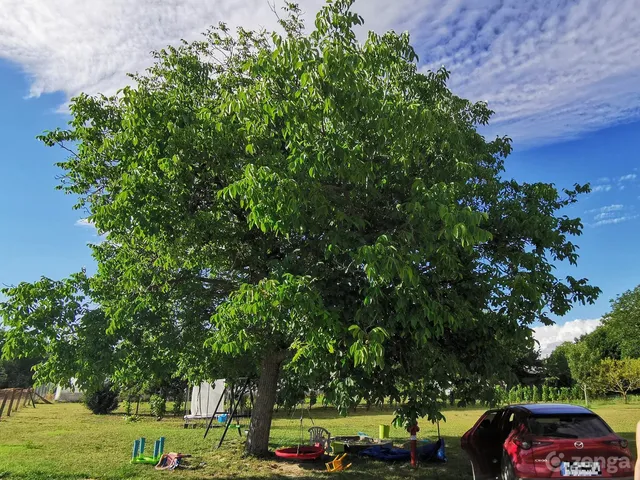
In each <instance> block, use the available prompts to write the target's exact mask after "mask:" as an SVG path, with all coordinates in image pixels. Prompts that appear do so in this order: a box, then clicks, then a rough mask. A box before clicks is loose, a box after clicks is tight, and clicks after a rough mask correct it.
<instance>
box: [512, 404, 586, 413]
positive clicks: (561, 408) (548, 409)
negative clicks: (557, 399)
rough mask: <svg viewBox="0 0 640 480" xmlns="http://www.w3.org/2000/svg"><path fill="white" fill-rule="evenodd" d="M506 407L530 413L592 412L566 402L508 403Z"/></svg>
mask: <svg viewBox="0 0 640 480" xmlns="http://www.w3.org/2000/svg"><path fill="white" fill-rule="evenodd" d="M507 408H511V409H513V410H524V411H526V412H528V413H530V414H532V415H567V414H569V415H571V414H573V415H578V414H582V415H584V414H591V415H593V414H594V413H593V412H592V411H591V410H589V409H588V408H585V407H581V406H580V405H570V404H566V403H525V404H521V405H509V406H508V407H507Z"/></svg>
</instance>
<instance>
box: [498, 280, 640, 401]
mask: <svg viewBox="0 0 640 480" xmlns="http://www.w3.org/2000/svg"><path fill="white" fill-rule="evenodd" d="M521 360H522V361H523V363H522V367H521V372H520V376H519V377H517V380H518V383H516V384H504V385H500V386H497V387H496V395H495V402H496V403H522V402H554V401H560V402H564V401H577V400H583V401H585V403H589V400H590V399H591V398H594V397H605V396H607V395H619V396H620V397H622V399H623V400H624V401H625V402H627V400H628V395H629V394H630V393H632V392H634V391H637V390H640V286H638V287H636V288H635V289H633V290H629V291H627V292H625V293H623V294H622V295H619V296H618V297H617V298H615V299H614V300H612V302H611V311H610V312H608V313H607V314H606V315H605V316H604V317H603V319H602V325H600V326H599V327H598V328H596V330H594V331H593V332H591V333H589V334H586V335H583V336H581V337H580V338H577V339H576V340H575V341H573V342H565V343H563V344H561V345H559V346H558V347H557V348H556V349H555V350H554V351H553V352H552V353H551V355H549V357H547V358H545V359H541V358H540V357H539V352H537V351H535V352H534V353H531V351H530V352H529V353H528V354H527V355H526V356H523V357H522V358H521Z"/></svg>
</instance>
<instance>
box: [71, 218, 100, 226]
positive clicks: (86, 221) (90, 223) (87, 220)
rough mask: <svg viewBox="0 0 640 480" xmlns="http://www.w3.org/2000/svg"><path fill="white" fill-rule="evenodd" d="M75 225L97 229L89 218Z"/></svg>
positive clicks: (78, 221) (82, 219)
mask: <svg viewBox="0 0 640 480" xmlns="http://www.w3.org/2000/svg"><path fill="white" fill-rule="evenodd" d="M75 225H76V227H90V228H96V227H95V225H94V224H93V222H92V221H91V220H89V219H88V218H81V219H80V220H76V223H75Z"/></svg>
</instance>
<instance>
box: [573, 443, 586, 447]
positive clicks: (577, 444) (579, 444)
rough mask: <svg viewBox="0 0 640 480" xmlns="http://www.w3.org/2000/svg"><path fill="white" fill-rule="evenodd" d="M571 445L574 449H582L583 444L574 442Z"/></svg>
mask: <svg viewBox="0 0 640 480" xmlns="http://www.w3.org/2000/svg"><path fill="white" fill-rule="evenodd" d="M573 445H574V446H575V447H576V448H583V447H584V443H582V442H575V443H574V444H573Z"/></svg>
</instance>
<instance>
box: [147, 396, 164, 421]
mask: <svg viewBox="0 0 640 480" xmlns="http://www.w3.org/2000/svg"><path fill="white" fill-rule="evenodd" d="M149 407H150V408H151V415H153V416H154V417H156V418H157V419H158V420H160V419H162V418H163V417H164V415H165V413H167V401H166V400H165V398H164V397H163V396H161V395H151V398H150V399H149Z"/></svg>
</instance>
